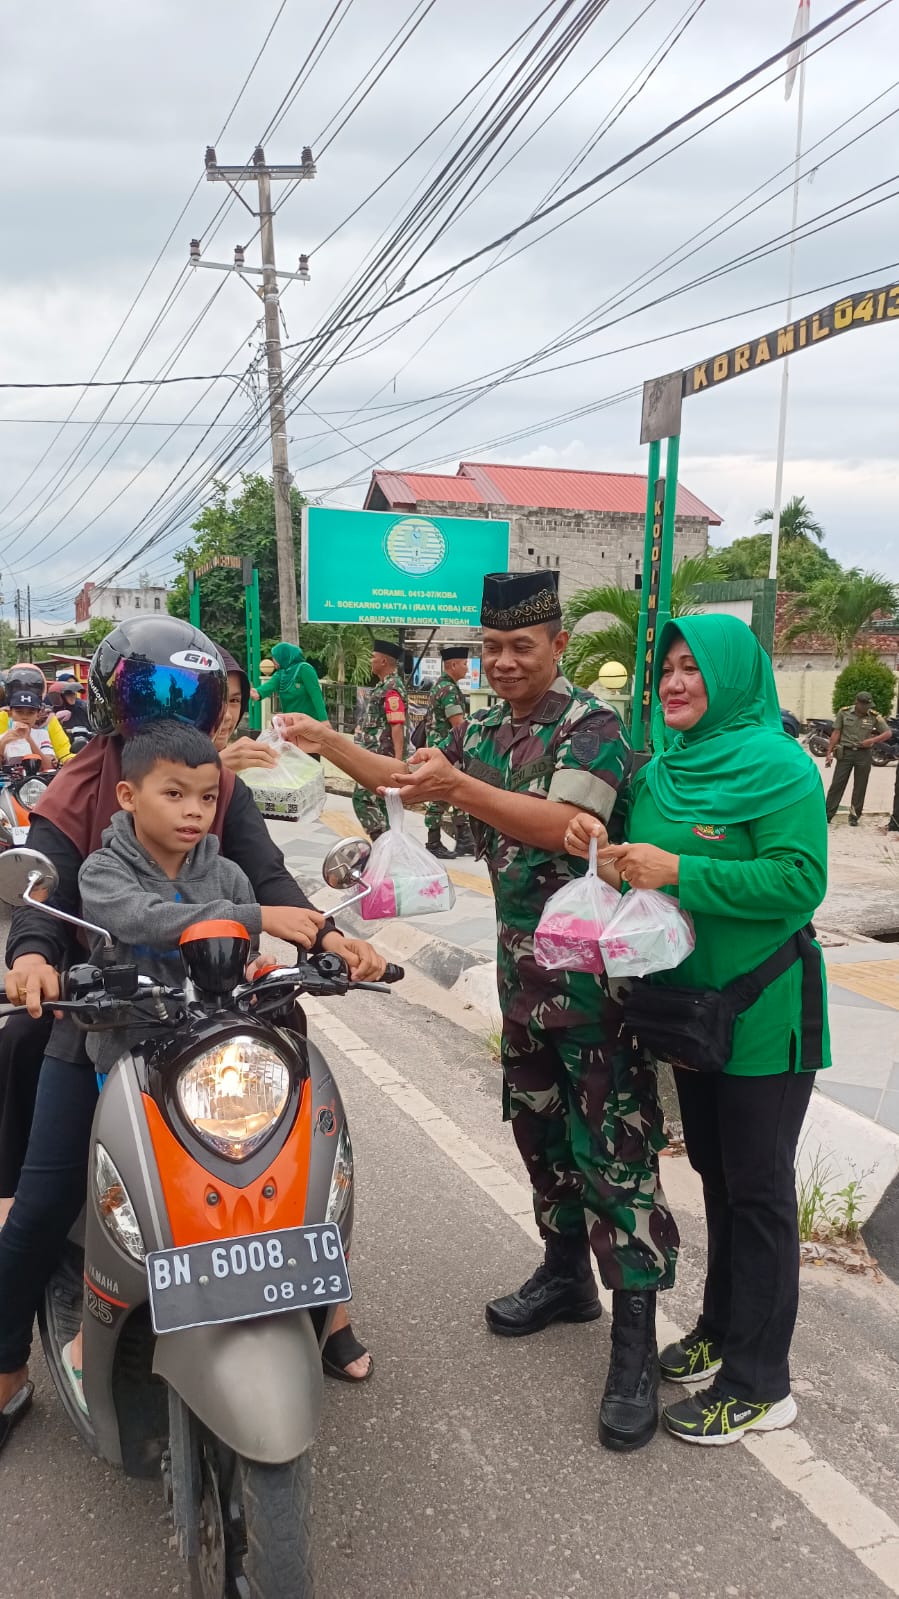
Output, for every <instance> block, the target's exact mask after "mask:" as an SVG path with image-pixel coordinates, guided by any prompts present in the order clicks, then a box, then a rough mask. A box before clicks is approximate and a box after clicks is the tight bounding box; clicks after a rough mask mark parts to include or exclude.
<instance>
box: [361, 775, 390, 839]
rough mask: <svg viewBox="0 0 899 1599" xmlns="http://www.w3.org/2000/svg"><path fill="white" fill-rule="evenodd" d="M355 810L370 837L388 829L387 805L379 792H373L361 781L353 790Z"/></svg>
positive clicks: (374, 836)
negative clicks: (363, 785)
mask: <svg viewBox="0 0 899 1599" xmlns="http://www.w3.org/2000/svg"><path fill="white" fill-rule="evenodd" d="M353 810H354V811H355V812H356V816H357V818H358V820H359V822H360V823H361V825H362V827H363V828H364V829H365V831H366V833H368V835H369V837H370V838H376V837H377V835H378V833H383V832H385V831H386V828H387V806H386V805H385V803H384V801H383V800H382V799H381V796H380V795H379V794H372V793H371V791H370V790H369V789H367V788H363V787H362V785H361V784H359V783H357V784H356V787H355V789H354V790H353Z"/></svg>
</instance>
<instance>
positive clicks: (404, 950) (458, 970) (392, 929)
mask: <svg viewBox="0 0 899 1599" xmlns="http://www.w3.org/2000/svg"><path fill="white" fill-rule="evenodd" d="M291 871H292V872H293V873H294V875H295V876H296V879H297V882H298V883H299V884H300V887H301V888H302V889H303V891H304V893H306V894H308V895H309V897H310V899H313V898H314V901H315V903H316V904H320V903H321V878H320V877H318V876H317V875H316V873H315V872H314V871H311V870H308V871H307V870H304V869H303V868H302V867H300V868H299V869H298V868H297V866H296V864H295V863H293V864H292V865H291ZM338 920H339V922H340V927H341V929H342V931H344V932H346V933H349V935H350V936H351V937H352V938H377V943H378V949H379V950H380V952H381V954H382V955H386V956H387V958H388V960H392V961H395V962H396V963H397V965H399V966H408V967H411V968H412V969H413V970H414V971H416V972H418V973H419V974H420V975H421V976H422V977H426V978H428V979H429V981H430V982H432V983H436V984H437V985H438V987H439V988H442V989H444V990H446V992H447V994H449V995H451V996H452V997H453V998H454V999H456V1000H458V1002H459V1004H460V1005H462V1006H464V1007H465V1009H466V1010H473V1011H476V1012H477V1013H478V1014H479V1015H480V1016H481V1017H483V1020H484V1022H485V1024H486V1026H487V1027H490V1026H492V1025H493V1024H495V1023H496V1022H497V1018H498V1016H499V1002H498V1000H497V997H496V962H495V961H494V960H490V959H489V958H488V957H487V956H486V955H474V954H471V953H470V952H469V951H468V950H465V949H463V948H462V947H461V945H459V944H453V943H452V942H451V941H450V940H449V939H446V938H441V937H440V936H439V935H438V934H437V933H427V932H424V931H423V930H422V929H421V928H419V927H413V926H412V924H411V922H404V921H402V920H401V919H397V920H389V921H383V922H364V921H363V920H362V917H361V916H359V915H358V914H357V912H356V910H355V908H353V907H350V909H349V910H345V911H341V912H340V916H339V918H338Z"/></svg>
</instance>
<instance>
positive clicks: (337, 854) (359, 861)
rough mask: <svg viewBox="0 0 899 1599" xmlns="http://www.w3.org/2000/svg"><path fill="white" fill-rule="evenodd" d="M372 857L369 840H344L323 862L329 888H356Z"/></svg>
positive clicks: (324, 874)
mask: <svg viewBox="0 0 899 1599" xmlns="http://www.w3.org/2000/svg"><path fill="white" fill-rule="evenodd" d="M370 857H371V845H370V843H369V842H368V839H367V838H342V839H341V840H340V842H339V843H337V844H332V846H331V848H330V849H329V850H328V853H327V855H326V856H325V858H324V860H323V861H322V877H323V878H324V880H325V882H326V883H327V885H328V887H329V888H356V887H357V886H358V884H359V883H360V882H361V881H362V874H363V872H364V871H365V868H366V866H367V865H368V862H369V859H370Z"/></svg>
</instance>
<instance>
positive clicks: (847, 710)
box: [824, 689, 891, 827]
mask: <svg viewBox="0 0 899 1599" xmlns="http://www.w3.org/2000/svg"><path fill="white" fill-rule="evenodd" d="M890 737H891V734H890V729H889V727H888V726H887V724H886V722H885V721H884V719H883V717H882V716H880V715H879V714H878V712H877V711H875V710H874V707H873V703H872V700H871V696H870V694H869V693H868V691H867V689H863V690H862V692H861V693H860V694H856V696H855V704H854V705H844V706H843V709H842V710H841V711H838V712H837V719H836V721H835V722H834V724H833V732H832V733H831V735H830V743H829V744H828V746H827V758H826V760H825V762H824V765H825V766H832V765H833V757H834V753H836V757H837V769H836V771H835V772H834V774H833V778H832V781H831V784H830V788H829V789H828V791H827V820H828V822H832V821H833V819H834V817H835V816H836V814H837V811H838V809H839V804H840V800H841V799H842V798H843V795H844V793H845V791H846V784H847V783H848V782H849V779H850V777H851V778H852V803H851V805H850V806H849V826H850V827H858V819H859V817H860V816H861V814H862V810H863V808H864V804H865V794H866V792H867V788H868V778H869V777H870V775H871V759H872V757H871V751H872V750H873V748H874V745H875V744H885V743H886V742H887V740H888V739H889V738H890Z"/></svg>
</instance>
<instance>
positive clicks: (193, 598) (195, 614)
mask: <svg viewBox="0 0 899 1599" xmlns="http://www.w3.org/2000/svg"><path fill="white" fill-rule="evenodd" d="M187 592H188V594H189V596H190V620H191V624H192V626H193V627H199V625H200V580H199V578H198V577H197V574H196V572H188V574H187Z"/></svg>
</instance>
